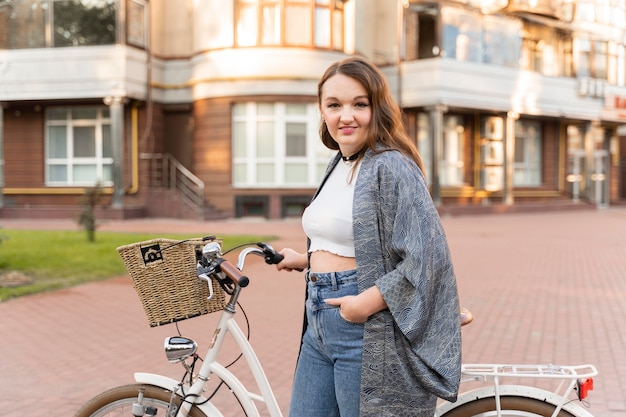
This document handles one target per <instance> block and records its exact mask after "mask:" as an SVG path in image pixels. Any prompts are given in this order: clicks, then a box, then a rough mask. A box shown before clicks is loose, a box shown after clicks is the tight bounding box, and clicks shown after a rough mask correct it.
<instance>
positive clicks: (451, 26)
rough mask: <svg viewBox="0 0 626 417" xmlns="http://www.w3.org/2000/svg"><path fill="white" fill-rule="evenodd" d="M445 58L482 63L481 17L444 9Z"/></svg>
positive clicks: (463, 11)
mask: <svg viewBox="0 0 626 417" xmlns="http://www.w3.org/2000/svg"><path fill="white" fill-rule="evenodd" d="M441 17H442V24H443V52H442V54H443V56H444V57H446V58H451V59H456V60H457V61H471V62H481V61H482V55H481V31H482V28H481V16H480V14H478V13H472V12H470V11H468V10H461V9H456V8H453V7H443V8H442V9H441Z"/></svg>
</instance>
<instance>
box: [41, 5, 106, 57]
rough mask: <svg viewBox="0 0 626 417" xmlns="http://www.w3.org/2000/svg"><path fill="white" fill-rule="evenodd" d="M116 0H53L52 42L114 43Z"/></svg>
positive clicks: (60, 44)
mask: <svg viewBox="0 0 626 417" xmlns="http://www.w3.org/2000/svg"><path fill="white" fill-rule="evenodd" d="M116 3H117V0H79V1H76V0H53V1H52V35H53V36H52V39H53V45H54V46H81V45H111V44H114V43H115V22H116V12H115V10H116V6H117V5H116Z"/></svg>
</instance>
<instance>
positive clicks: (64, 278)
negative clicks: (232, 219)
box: [0, 229, 273, 301]
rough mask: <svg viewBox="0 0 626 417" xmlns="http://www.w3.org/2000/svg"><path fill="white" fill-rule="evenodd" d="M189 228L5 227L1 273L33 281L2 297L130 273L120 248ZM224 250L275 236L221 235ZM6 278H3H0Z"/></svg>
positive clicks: (0, 234)
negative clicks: (92, 230) (90, 234)
mask: <svg viewBox="0 0 626 417" xmlns="http://www.w3.org/2000/svg"><path fill="white" fill-rule="evenodd" d="M197 237H201V236H198V235H188V234H145V233H114V232H97V233H96V240H95V242H88V240H87V236H86V233H85V232H84V231H78V230H77V231H34V230H9V229H0V239H1V243H0V274H2V273H8V272H9V271H16V272H19V273H21V274H23V275H25V276H27V277H29V278H30V279H31V280H32V282H31V283H29V284H26V285H19V286H10V287H6V286H0V301H4V300H7V299H9V298H13V297H19V296H22V295H27V294H34V293H38V292H42V291H51V290H55V289H59V288H66V287H69V286H74V285H78V284H82V283H85V282H89V281H96V280H101V279H105V278H110V277H114V276H119V275H124V274H126V268H125V267H124V263H123V261H122V258H120V256H119V254H118V253H117V251H116V248H117V247H119V246H122V245H127V244H131V243H135V242H142V241H145V240H150V239H154V238H167V239H188V238H197ZM219 237H220V238H221V239H223V245H222V247H223V250H224V251H226V250H228V249H230V248H232V247H234V246H236V245H239V244H242V243H247V242H257V241H270V240H272V239H273V237H268V236H253V235H249V236H243V235H237V236H219ZM0 284H1V282H0Z"/></svg>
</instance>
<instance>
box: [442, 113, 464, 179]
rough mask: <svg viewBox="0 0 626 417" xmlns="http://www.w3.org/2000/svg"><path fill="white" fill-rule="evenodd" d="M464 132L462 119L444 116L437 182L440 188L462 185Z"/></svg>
mask: <svg viewBox="0 0 626 417" xmlns="http://www.w3.org/2000/svg"><path fill="white" fill-rule="evenodd" d="M464 132H465V128H464V127H463V118H462V117H459V116H450V115H444V117H443V146H442V155H441V161H440V166H439V179H440V180H439V182H440V184H441V185H442V186H461V185H463V168H464V166H465V164H464V162H463V160H464V150H465V134H464Z"/></svg>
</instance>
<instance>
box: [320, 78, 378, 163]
mask: <svg viewBox="0 0 626 417" xmlns="http://www.w3.org/2000/svg"><path fill="white" fill-rule="evenodd" d="M320 111H321V113H322V117H323V118H324V122H325V123H326V127H327V128H328V132H329V133H330V135H331V136H332V137H333V139H335V142H337V143H338V144H339V149H340V150H341V153H342V154H343V155H344V156H350V155H354V154H355V153H357V152H359V151H360V150H361V149H363V146H365V142H366V140H367V133H368V129H369V125H370V121H371V119H372V107H371V103H370V102H369V99H368V98H367V91H365V87H363V85H362V84H361V83H360V82H358V81H357V80H355V79H354V78H350V77H348V76H346V75H343V74H335V75H333V76H332V77H330V78H329V79H328V80H326V82H325V83H324V85H323V86H322V97H321V100H320Z"/></svg>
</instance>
